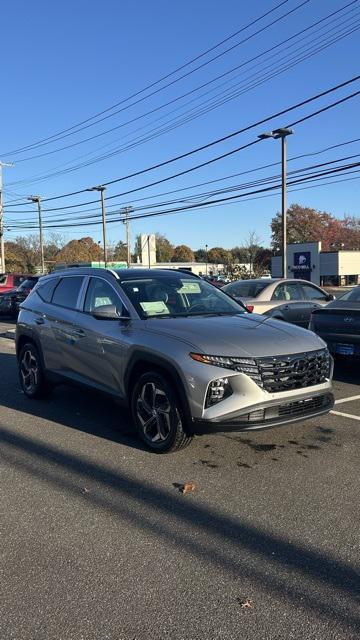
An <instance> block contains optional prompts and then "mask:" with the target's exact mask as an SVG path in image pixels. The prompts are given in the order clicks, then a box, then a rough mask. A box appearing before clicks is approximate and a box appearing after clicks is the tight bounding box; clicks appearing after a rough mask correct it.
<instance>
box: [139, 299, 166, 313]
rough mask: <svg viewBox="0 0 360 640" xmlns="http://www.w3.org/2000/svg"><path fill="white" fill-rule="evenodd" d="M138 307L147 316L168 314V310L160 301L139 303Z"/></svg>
mask: <svg viewBox="0 0 360 640" xmlns="http://www.w3.org/2000/svg"><path fill="white" fill-rule="evenodd" d="M140 306H141V308H142V310H143V311H144V312H145V313H146V315H148V316H156V315H158V314H163V313H169V309H168V308H167V306H166V304H165V302H163V301H162V300H158V301H157V302H140Z"/></svg>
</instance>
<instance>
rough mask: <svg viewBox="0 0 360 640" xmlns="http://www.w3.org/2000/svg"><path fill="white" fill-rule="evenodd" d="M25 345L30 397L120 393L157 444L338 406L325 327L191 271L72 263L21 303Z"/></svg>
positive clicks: (22, 372) (20, 354)
mask: <svg viewBox="0 0 360 640" xmlns="http://www.w3.org/2000/svg"><path fill="white" fill-rule="evenodd" d="M16 351H17V358H18V366H19V377H20V382H21V386H22V389H23V391H24V393H25V394H26V396H28V397H29V398H36V397H40V396H42V395H44V394H46V393H48V392H49V391H50V390H51V388H52V386H53V385H55V384H59V383H62V382H70V383H75V384H81V385H84V386H86V387H88V388H91V389H94V390H98V391H102V392H104V393H106V394H109V395H110V396H113V397H115V398H117V400H118V401H120V402H123V403H124V404H126V405H127V406H128V407H129V409H130V410H131V414H132V419H133V423H134V427H135V429H136V432H137V433H138V435H139V437H140V438H141V439H142V441H143V442H144V443H145V444H146V446H147V447H148V448H149V449H150V450H151V451H153V452H157V453H163V452H169V451H175V450H177V449H179V448H181V447H183V446H185V445H186V444H188V443H189V442H190V440H191V438H192V437H193V435H194V434H201V433H209V432H210V433H214V432H217V431H231V430H234V431H242V430H253V429H259V428H264V427H271V426H276V425H282V424H288V423H292V422H296V421H299V420H301V421H303V420H304V419H307V418H312V417H314V416H318V415H321V414H324V413H327V412H328V411H329V410H330V409H331V408H332V406H333V402H334V400H333V394H332V389H331V377H332V367H333V363H332V358H331V356H330V354H329V350H328V348H327V347H326V344H325V342H324V341H323V340H322V339H321V338H320V337H319V336H317V335H316V334H315V333H312V332H310V331H307V330H305V329H303V328H301V327H297V326H294V325H291V324H288V323H284V322H279V321H278V320H275V319H273V318H272V317H268V318H265V319H264V317H263V316H261V315H258V314H255V313H249V311H248V310H247V309H246V306H245V305H244V304H242V303H241V302H237V301H235V300H234V299H233V298H231V296H229V295H227V294H226V293H224V292H223V291H222V290H221V289H219V288H217V287H214V286H213V285H211V284H209V283H208V282H206V281H205V280H203V279H200V278H198V277H196V276H194V275H192V274H190V273H185V272H180V271H179V272H175V271H174V270H160V269H150V270H146V269H128V270H119V271H117V270H114V271H113V270H106V269H96V270H95V269H91V268H73V269H68V270H66V271H63V272H57V273H54V274H52V275H49V276H44V277H42V278H41V279H40V280H39V282H38V283H37V284H36V285H35V287H34V288H33V289H32V291H31V292H30V294H29V295H28V296H27V298H26V299H25V301H24V302H23V303H22V304H21V307H20V313H19V318H18V322H17V327H16Z"/></svg>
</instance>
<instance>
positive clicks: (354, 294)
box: [338, 287, 360, 302]
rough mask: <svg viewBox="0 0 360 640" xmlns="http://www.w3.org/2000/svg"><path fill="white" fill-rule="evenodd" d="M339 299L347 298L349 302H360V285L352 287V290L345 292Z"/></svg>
mask: <svg viewBox="0 0 360 640" xmlns="http://www.w3.org/2000/svg"><path fill="white" fill-rule="evenodd" d="M338 300H341V301H345V300H347V301H348V302H360V287H355V289H352V290H351V291H347V292H346V293H344V295H343V296H340V298H338Z"/></svg>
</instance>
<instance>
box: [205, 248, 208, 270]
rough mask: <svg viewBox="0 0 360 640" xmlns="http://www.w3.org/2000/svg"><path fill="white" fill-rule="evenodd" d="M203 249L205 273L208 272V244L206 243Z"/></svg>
mask: <svg viewBox="0 0 360 640" xmlns="http://www.w3.org/2000/svg"><path fill="white" fill-rule="evenodd" d="M205 251H206V275H207V274H208V246H207V244H206V245H205Z"/></svg>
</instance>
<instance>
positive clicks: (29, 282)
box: [0, 276, 39, 317]
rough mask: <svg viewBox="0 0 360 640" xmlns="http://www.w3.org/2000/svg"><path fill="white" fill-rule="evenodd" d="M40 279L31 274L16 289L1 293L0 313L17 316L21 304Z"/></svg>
mask: <svg viewBox="0 0 360 640" xmlns="http://www.w3.org/2000/svg"><path fill="white" fill-rule="evenodd" d="M38 280H39V276H29V277H28V278H26V280H24V281H23V282H22V283H21V285H20V286H19V287H17V288H16V289H11V290H10V291H6V292H5V293H3V294H0V315H2V316H12V317H16V316H17V314H18V312H19V306H20V304H21V303H22V302H24V300H26V298H27V296H28V295H29V293H30V291H31V290H32V289H33V288H34V287H35V285H36V283H37V282H38Z"/></svg>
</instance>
